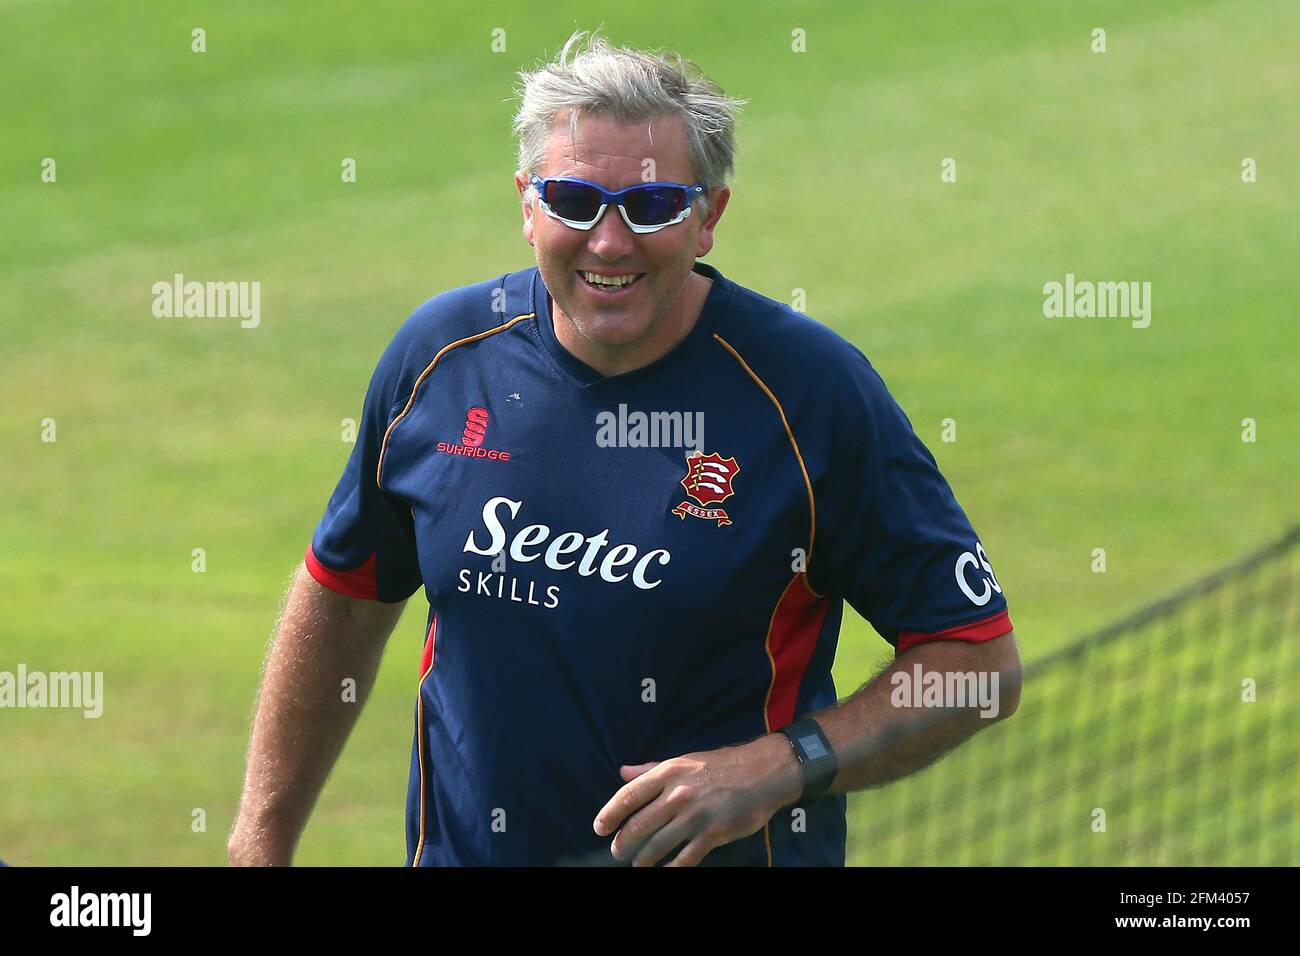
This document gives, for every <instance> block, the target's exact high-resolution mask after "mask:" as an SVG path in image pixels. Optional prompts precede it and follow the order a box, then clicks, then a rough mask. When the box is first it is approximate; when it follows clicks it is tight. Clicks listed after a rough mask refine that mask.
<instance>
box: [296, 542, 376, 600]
mask: <svg viewBox="0 0 1300 956" xmlns="http://www.w3.org/2000/svg"><path fill="white" fill-rule="evenodd" d="M304 560H305V562H306V564H307V570H308V571H309V572H310V573H311V576H312V577H313V578H315V579H316V580H317V581H319V582H320V583H321V584H323V585H324V586H325V587H327V588H329V589H330V590H331V591H337V592H338V593H339V594H345V595H347V596H348V597H354V598H363V599H364V600H367V601H378V600H379V585H378V583H377V582H376V581H375V556H374V555H373V554H372V555H371V556H370V557H369V558H368V559H367V560H366V563H365V564H363V565H361V566H360V567H358V568H353V569H352V570H351V571H334V570H331V569H330V568H327V567H325V565H323V564H321V563H320V562H319V561H317V560H316V553H315V552H314V551H313V550H312V548H311V545H307V556H306V558H304Z"/></svg>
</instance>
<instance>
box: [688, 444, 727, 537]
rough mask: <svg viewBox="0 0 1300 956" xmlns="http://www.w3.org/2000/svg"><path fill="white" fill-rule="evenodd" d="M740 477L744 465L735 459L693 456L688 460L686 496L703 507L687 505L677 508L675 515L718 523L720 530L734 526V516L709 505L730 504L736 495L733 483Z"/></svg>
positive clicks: (689, 456) (700, 454) (694, 452)
mask: <svg viewBox="0 0 1300 956" xmlns="http://www.w3.org/2000/svg"><path fill="white" fill-rule="evenodd" d="M738 474H740V465H738V464H737V463H736V459H735V457H734V456H733V457H731V458H723V457H722V456H721V455H719V454H718V453H717V452H709V454H707V455H705V454H702V453H700V452H698V451H693V452H691V453H690V454H689V455H687V456H686V477H685V478H683V479H682V480H681V482H682V487H683V488H685V489H686V494H687V495H688V496H689V497H691V498H694V499H695V500H696V501H697V502H699V505H698V506H697V505H693V504H691V503H690V502H689V501H683V502H682V503H681V504H679V505H678V506H677V507H675V508H673V514H675V515H677V517H679V518H681V519H682V520H683V521H685V520H686V516H687V515H691V516H692V517H695V518H704V519H706V520H708V521H717V522H718V527H719V528H721V527H722V526H723V525H724V524H731V523H732V522H731V516H730V515H728V514H727V513H726V512H725V511H724V510H722V509H721V508H710V507H709V505H715V504H718V503H720V502H723V501H726V500H727V499H728V498H730V497H731V496H732V495H734V494H735V493H736V492H735V489H734V488H733V487H732V485H731V482H732V480H733V479H735V477H736V475H738Z"/></svg>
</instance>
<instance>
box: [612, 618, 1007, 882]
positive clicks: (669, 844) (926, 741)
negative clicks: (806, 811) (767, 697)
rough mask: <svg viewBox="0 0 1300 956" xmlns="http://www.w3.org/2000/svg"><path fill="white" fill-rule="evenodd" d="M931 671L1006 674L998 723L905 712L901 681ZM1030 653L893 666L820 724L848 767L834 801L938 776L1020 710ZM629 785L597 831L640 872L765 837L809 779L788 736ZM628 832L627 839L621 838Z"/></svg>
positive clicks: (681, 761)
mask: <svg viewBox="0 0 1300 956" xmlns="http://www.w3.org/2000/svg"><path fill="white" fill-rule="evenodd" d="M917 666H920V667H921V668H922V669H923V670H924V671H931V672H937V673H943V674H947V673H949V672H961V673H969V672H981V671H982V672H985V673H986V674H996V675H997V677H998V679H999V680H998V683H997V685H995V686H996V687H997V689H998V695H997V703H998V707H997V713H996V715H995V716H989V717H988V719H986V718H985V716H982V715H981V713H980V711H979V710H978V709H977V706H978V705H975V704H974V702H972V705H971V706H966V707H943V708H939V709H938V710H929V709H925V708H916V707H914V706H911V705H910V704H907V705H905V706H896V705H895V703H894V702H893V700H892V699H891V696H892V695H891V677H892V675H893V674H894V673H896V672H898V671H908V670H909V669H911V668H915V667H917ZM1020 683H1021V667H1020V653H1019V648H1018V646H1017V643H1016V636H1015V633H1014V632H1008V633H1007V634H1004V635H1002V636H1001V637H997V638H993V639H992V640H988V641H982V642H979V643H967V642H964V641H933V642H929V643H925V644H920V645H918V646H916V647H913V648H912V649H911V650H908V651H906V652H905V653H903V654H900V655H898V656H897V657H895V658H894V661H893V663H892V664H891V665H890V666H889V667H888V668H886V669H885V670H884V671H883V672H881V673H880V674H878V675H877V676H876V677H875V678H874V679H873V680H871V681H869V682H868V683H867V684H866V685H865V686H863V687H862V688H861V689H860V690H859V691H858V692H857V693H856V694H854V695H853V696H852V697H850V698H849V699H848V700H846V701H843V702H842V703H840V704H837V705H836V706H834V707H831V708H828V709H826V710H823V711H820V712H819V713H816V714H812V715H811V716H812V717H814V718H815V719H816V720H817V722H818V723H819V724H820V725H821V728H822V731H823V732H824V733H825V734H826V737H827V739H828V740H829V741H830V744H831V749H833V750H834V751H835V754H836V757H837V759H838V761H839V773H837V774H836V777H835V780H834V781H833V782H832V784H831V787H830V789H829V790H828V791H827V792H828V793H849V792H852V791H854V790H862V789H865V788H867V787H877V786H880V785H881V784H885V783H889V782H890V781H891V780H897V779H899V778H900V777H905V776H907V775H908V774H911V773H915V772H916V771H917V770H920V769H922V768H923V767H927V766H929V765H930V764H931V763H933V762H934V761H935V760H937V759H939V757H941V756H942V755H943V754H945V753H947V752H948V751H949V750H951V749H953V748H954V747H956V746H958V745H960V744H961V743H962V742H963V741H964V740H966V739H967V738H969V737H971V736H972V735H974V734H976V733H978V732H979V731H980V730H983V729H984V728H985V727H988V726H990V725H991V724H993V723H996V722H997V721H999V720H1005V719H1006V718H1007V717H1010V716H1011V715H1012V714H1014V713H1015V711H1016V708H1017V707H1018V706H1019V704H1020ZM619 772H620V773H621V774H622V775H623V779H624V780H627V781H628V783H627V784H626V785H625V786H623V787H622V788H621V789H620V790H619V791H618V792H617V793H616V794H614V796H613V798H612V799H611V800H610V801H609V802H608V803H607V804H605V806H604V807H602V808H601V811H600V813H598V814H597V815H596V820H595V830H596V833H597V834H598V835H599V836H607V835H608V834H610V833H613V832H614V831H615V830H618V835H617V836H616V837H615V838H614V841H613V842H612V843H611V844H610V852H611V853H613V854H614V857H615V858H616V859H619V860H628V859H632V861H633V865H634V866H653V865H654V864H655V863H657V862H658V861H659V860H661V859H663V858H664V857H665V856H666V855H667V854H668V853H670V852H672V851H673V850H674V849H675V848H676V847H679V846H681V845H682V844H683V843H684V844H686V848H685V849H684V850H682V851H681V852H680V853H678V854H677V856H676V857H675V858H674V859H673V860H672V861H671V862H670V863H668V864H667V865H668V866H695V865H696V864H698V863H699V862H700V861H701V860H702V859H704V856H705V854H707V853H708V852H709V851H710V850H712V849H714V848H716V847H719V846H722V845H723V844H726V843H730V842H732V841H733V840H739V839H741V838H742V837H747V836H749V835H750V834H751V833H755V832H757V831H758V829H759V828H761V827H762V826H763V825H764V824H766V823H767V822H768V820H770V819H771V818H772V815H773V814H774V813H776V811H777V810H779V809H781V808H782V807H786V806H790V805H792V804H794V803H797V802H798V801H799V797H800V795H801V794H802V792H803V774H802V769H801V768H800V766H799V761H798V759H797V758H796V757H795V755H794V750H793V749H792V748H791V746H790V742H789V741H788V740H787V739H786V737H785V736H784V735H783V734H768V735H767V736H766V737H760V738H759V739H758V740H755V741H751V742H750V743H747V744H742V745H740V746H738V747H724V748H722V749H721V750H709V751H705V752H703V753H691V754H686V755H684V756H681V757H674V758H673V759H671V760H664V761H658V762H654V763H645V764H638V765H636V766H624V767H621V768H619ZM620 827H621V829H620Z"/></svg>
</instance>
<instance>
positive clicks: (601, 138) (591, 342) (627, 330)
mask: <svg viewBox="0 0 1300 956" xmlns="http://www.w3.org/2000/svg"><path fill="white" fill-rule="evenodd" d="M647 161H651V162H653V165H652V166H651V165H649V163H648V162H647ZM647 168H648V169H651V170H652V171H653V174H652V175H651V176H649V177H647V176H645V175H644V170H646V169H647ZM534 172H536V173H537V175H538V176H541V177H542V178H547V177H552V176H569V177H574V178H577V179H585V180H587V181H589V182H593V183H598V184H600V185H601V186H603V187H604V188H605V189H607V190H609V191H611V192H614V191H617V190H620V189H625V188H626V187H628V186H636V185H639V184H641V183H643V182H646V181H647V180H648V179H649V180H653V181H657V182H675V183H684V184H687V185H690V184H691V183H694V182H695V181H696V180H695V177H694V174H693V171H692V169H691V163H690V159H689V156H688V151H687V140H686V126H685V124H684V122H683V121H682V120H681V119H680V118H677V117H658V118H655V119H653V120H650V121H647V122H645V123H641V124H637V125H633V126H625V125H622V124H620V123H618V122H616V121H615V120H613V119H612V118H610V117H607V116H603V115H592V114H580V115H579V117H578V136H577V139H576V141H575V139H574V138H573V137H572V136H571V135H570V129H569V117H568V114H567V113H565V114H561V115H560V116H558V117H557V118H556V121H555V125H554V126H553V127H552V128H551V135H550V140H549V143H548V146H547V152H546V158H545V161H544V163H543V165H542V167H541V168H539V169H537V170H534ZM528 173H529V171H527V170H524V171H520V172H517V173H516V174H515V185H516V187H517V188H518V189H519V192H520V195H521V196H522V195H523V194H524V192H525V190H526V189H527V187H528V184H529V176H528ZM729 198H730V191H729V190H727V189H726V188H725V187H724V188H722V189H719V190H715V191H713V192H711V193H710V194H709V206H710V208H709V215H708V216H707V217H701V216H700V215H699V204H698V202H697V203H696V207H695V208H694V209H693V210H692V211H691V215H690V216H688V217H687V218H686V219H685V220H684V221H682V222H679V223H676V224H675V225H671V226H666V227H664V228H663V229H660V230H659V231H658V232H654V233H647V234H637V233H634V232H632V230H631V229H629V228H628V226H627V223H625V222H624V221H623V217H622V216H620V215H619V211H618V209H616V208H615V207H614V206H612V205H611V206H610V207H609V208H608V209H606V210H605V214H604V216H602V217H601V220H600V222H598V223H597V224H596V225H595V226H594V227H593V228H591V229H590V230H588V231H586V232H584V231H582V230H580V229H574V228H572V227H570V226H566V225H565V224H564V223H562V222H560V221H559V220H557V219H552V218H551V217H550V216H548V215H546V212H545V211H544V210H543V209H542V208H541V206H540V205H538V204H536V203H534V204H531V205H530V204H529V203H525V204H524V238H525V239H527V240H528V242H529V244H530V245H532V247H533V249H534V251H535V253H536V256H537V266H538V269H539V270H540V271H541V274H542V281H543V282H545V283H546V288H547V289H548V290H549V291H550V293H551V298H552V300H553V302H554V308H553V310H552V311H553V316H552V318H553V321H554V323H555V334H556V338H558V339H559V341H560V343H561V344H562V345H564V347H565V348H567V349H568V350H569V351H570V352H573V353H574V354H575V355H576V356H577V357H578V358H580V359H582V360H583V361H584V362H586V363H587V364H588V365H590V366H592V367H593V368H595V369H596V370H597V371H599V372H601V373H603V374H606V375H612V374H617V373H618V372H622V371H627V370H629V369H633V368H638V367H640V366H642V365H646V364H648V363H650V362H653V361H654V360H655V359H656V358H658V357H659V356H660V355H663V354H665V353H666V352H668V351H669V350H670V349H671V348H672V347H673V346H674V345H676V344H677V342H679V341H681V339H682V338H684V337H685V335H686V333H687V332H689V331H690V329H691V326H693V325H694V323H695V320H696V318H698V316H699V310H700V307H701V306H702V305H703V302H704V297H705V296H706V295H707V293H708V285H709V281H708V280H707V279H705V278H703V277H702V276H699V275H696V274H694V273H693V272H692V267H693V266H694V264H695V260H696V258H697V257H699V256H703V255H705V254H707V253H708V252H709V250H710V249H712V248H713V228H714V226H715V225H716V224H717V221H718V219H719V218H721V216H722V212H723V210H724V209H725V208H726V205H727V200H728V199H729ZM584 272H592V273H597V274H600V275H603V276H625V275H634V276H637V279H636V281H635V282H633V283H631V284H630V285H628V286H626V287H624V288H622V289H620V290H617V291H612V292H611V291H603V290H601V289H597V288H593V287H592V286H591V284H590V283H589V282H588V281H587V280H586V279H584V278H583V275H582V274H583V273H584Z"/></svg>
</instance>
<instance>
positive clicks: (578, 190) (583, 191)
mask: <svg viewBox="0 0 1300 956" xmlns="http://www.w3.org/2000/svg"><path fill="white" fill-rule="evenodd" d="M543 198H544V199H545V200H546V205H548V206H550V207H551V211H552V212H554V213H555V214H556V215H557V216H559V217H560V218H561V219H572V220H573V221H574V222H591V220H593V219H595V218H596V213H598V212H599V211H600V193H598V192H596V190H594V189H592V188H591V187H590V186H584V185H583V184H582V183H565V182H553V183H548V184H547V186H546V195H545V196H544V197H543Z"/></svg>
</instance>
